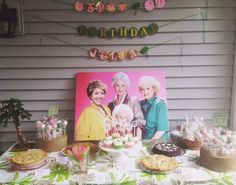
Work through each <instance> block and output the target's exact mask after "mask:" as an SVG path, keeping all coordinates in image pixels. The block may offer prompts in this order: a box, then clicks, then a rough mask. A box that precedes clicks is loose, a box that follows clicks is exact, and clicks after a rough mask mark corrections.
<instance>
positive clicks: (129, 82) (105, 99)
mask: <svg viewBox="0 0 236 185" xmlns="http://www.w3.org/2000/svg"><path fill="white" fill-rule="evenodd" d="M144 76H148V77H153V78H155V79H156V80H157V81H158V82H159V85H160V88H159V90H158V95H157V96H158V97H160V98H161V99H163V100H164V101H165V102H166V100H167V95H166V84H165V74H164V71H162V70H158V71H126V72H115V71H113V72H78V73H77V74H76V103H75V140H80V139H78V137H77V133H78V124H79V120H80V121H81V119H82V118H81V117H83V120H84V121H86V120H87V121H89V122H90V123H91V122H96V120H93V119H92V118H93V117H95V114H96V113H94V112H93V113H91V115H90V116H88V117H84V115H83V111H85V110H87V109H88V108H89V107H90V106H91V104H93V101H101V102H100V103H101V104H102V105H103V106H104V107H106V108H107V107H108V108H109V110H108V113H107V114H110V115H111V116H112V112H113V108H114V107H113V108H112V107H111V103H112V102H113V101H114V99H115V98H116V97H117V96H118V95H119V93H122V92H121V91H124V89H123V90H122V87H123V86H125V87H123V88H125V91H126V94H127V95H126V97H136V98H137V100H138V102H139V101H141V100H143V99H144V97H143V95H142V93H141V92H140V88H139V85H138V83H139V81H140V79H141V78H142V77H144ZM119 78H121V79H122V80H123V81H124V84H120V86H119V87H115V85H114V80H119ZM93 82H96V83H97V85H98V86H99V83H101V84H100V85H102V87H101V89H103V88H105V92H102V91H100V92H98V94H99V93H103V95H102V98H100V97H97V98H98V99H97V100H92V99H91V97H90V95H89V94H88V89H89V86H90V85H91V83H93ZM96 83H95V84H93V85H95V86H96ZM90 88H91V87H90ZM95 98H96V97H95ZM99 98H100V99H99ZM123 101H125V100H123ZM104 112H106V110H105V111H104ZM92 124H94V123H92ZM84 129H89V128H84Z"/></svg>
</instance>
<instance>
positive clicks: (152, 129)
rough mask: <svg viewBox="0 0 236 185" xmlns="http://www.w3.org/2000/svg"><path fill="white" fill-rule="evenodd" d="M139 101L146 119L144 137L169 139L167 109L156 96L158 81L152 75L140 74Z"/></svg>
mask: <svg viewBox="0 0 236 185" xmlns="http://www.w3.org/2000/svg"><path fill="white" fill-rule="evenodd" d="M138 87H139V92H140V93H141V94H142V96H143V98H144V100H142V101H141V102H140V104H141V108H142V111H143V114H144V117H145V120H146V125H145V135H144V139H159V138H161V139H169V134H168V131H169V121H168V109H167V106H166V104H165V101H164V100H162V99H161V98H160V97H158V96H157V95H158V92H159V89H160V83H159V82H158V81H157V80H156V79H155V78H154V77H152V76H142V77H141V78H140V79H139V81H138Z"/></svg>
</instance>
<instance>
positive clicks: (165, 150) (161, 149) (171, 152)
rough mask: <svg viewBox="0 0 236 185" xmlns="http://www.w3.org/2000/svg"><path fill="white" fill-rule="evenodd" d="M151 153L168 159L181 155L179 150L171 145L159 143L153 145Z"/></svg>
mask: <svg viewBox="0 0 236 185" xmlns="http://www.w3.org/2000/svg"><path fill="white" fill-rule="evenodd" d="M152 152H153V153H154V154H163V155H166V156H169V157H175V156H179V155H181V153H182V151H181V149H180V148H179V147H178V146H176V145H175V144H173V143H170V142H161V143H157V144H156V145H154V147H153V149H152Z"/></svg>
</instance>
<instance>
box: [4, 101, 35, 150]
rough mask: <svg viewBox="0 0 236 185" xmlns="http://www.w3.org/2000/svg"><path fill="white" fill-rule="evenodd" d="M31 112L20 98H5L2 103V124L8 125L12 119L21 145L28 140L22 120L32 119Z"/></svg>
mask: <svg viewBox="0 0 236 185" xmlns="http://www.w3.org/2000/svg"><path fill="white" fill-rule="evenodd" d="M31 116H32V115H31V114H30V113H29V112H28V111H27V110H25V109H24V106H23V104H22V103H21V101H20V100H18V99H13V98H11V99H9V100H3V101H1V104H0V125H3V127H7V125H8V122H9V120H12V121H13V123H14V124H15V127H16V132H17V135H18V139H19V144H20V146H24V145H25V144H26V140H25V138H24V136H23V135H22V131H21V127H20V125H21V120H24V119H28V120H30V118H31Z"/></svg>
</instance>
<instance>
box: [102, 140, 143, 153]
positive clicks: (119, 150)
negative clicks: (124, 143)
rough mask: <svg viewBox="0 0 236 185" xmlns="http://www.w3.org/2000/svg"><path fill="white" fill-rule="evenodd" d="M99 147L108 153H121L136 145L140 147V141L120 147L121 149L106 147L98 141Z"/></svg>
mask: <svg viewBox="0 0 236 185" xmlns="http://www.w3.org/2000/svg"><path fill="white" fill-rule="evenodd" d="M98 145H99V148H101V149H102V150H104V151H106V152H109V153H121V152H126V151H130V150H132V149H134V148H136V147H140V146H142V143H141V142H140V141H139V142H138V143H137V144H135V145H134V146H133V147H132V148H125V147H124V148H121V149H115V148H106V147H104V145H103V142H102V141H100V142H99V144H98Z"/></svg>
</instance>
